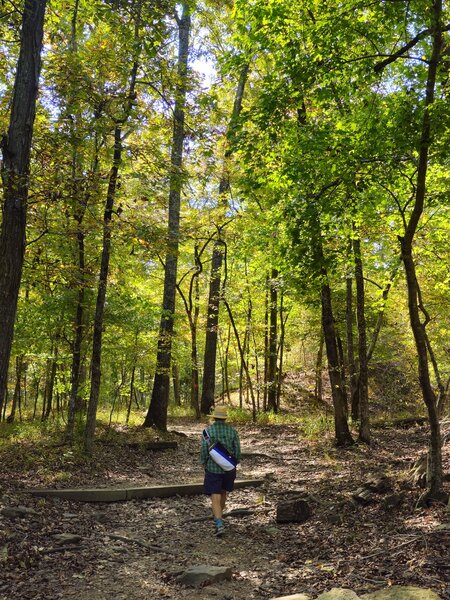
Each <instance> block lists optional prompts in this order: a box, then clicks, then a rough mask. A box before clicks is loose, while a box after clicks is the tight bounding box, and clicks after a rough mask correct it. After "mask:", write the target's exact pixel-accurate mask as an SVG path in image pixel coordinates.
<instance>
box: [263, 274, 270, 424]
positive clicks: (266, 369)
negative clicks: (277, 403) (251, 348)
mask: <svg viewBox="0 0 450 600" xmlns="http://www.w3.org/2000/svg"><path fill="white" fill-rule="evenodd" d="M269 281H270V279H269V275H266V294H265V303H264V396H263V410H264V412H266V410H267V381H268V379H269Z"/></svg>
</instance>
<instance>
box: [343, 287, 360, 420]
mask: <svg viewBox="0 0 450 600" xmlns="http://www.w3.org/2000/svg"><path fill="white" fill-rule="evenodd" d="M346 283H347V293H346V311H345V322H346V332H347V364H348V377H349V383H350V385H349V392H350V406H351V408H350V410H351V416H352V421H357V420H358V419H359V394H358V375H357V373H356V364H355V344H354V338H353V279H352V277H347V280H346Z"/></svg>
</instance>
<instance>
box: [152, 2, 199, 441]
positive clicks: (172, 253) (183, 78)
mask: <svg viewBox="0 0 450 600" xmlns="http://www.w3.org/2000/svg"><path fill="white" fill-rule="evenodd" d="M177 20H178V85H177V88H176V94H175V109H174V121H173V135H172V152H171V161H170V162H171V173H170V183H169V222H168V250H167V254H166V262H165V268H164V292H163V306H162V309H163V310H162V315H161V322H160V326H159V337H158V350H157V356H156V372H155V378H154V381H153V390H152V397H151V400H150V406H149V409H148V412H147V415H146V417H145V420H144V427H151V426H155V427H156V428H157V429H159V430H160V431H166V430H167V409H168V406H169V387H170V364H171V358H172V336H173V323H174V315H175V294H176V284H177V265H178V245H179V236H180V203H181V188H182V182H183V145H184V139H185V129H184V122H185V105H186V95H187V70H188V55H189V33H190V28H191V14H190V8H189V3H187V2H183V3H182V15H181V18H178V17H177Z"/></svg>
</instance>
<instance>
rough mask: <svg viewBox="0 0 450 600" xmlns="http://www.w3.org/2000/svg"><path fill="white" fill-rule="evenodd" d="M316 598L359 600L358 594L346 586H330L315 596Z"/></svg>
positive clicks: (325, 599) (322, 599)
mask: <svg viewBox="0 0 450 600" xmlns="http://www.w3.org/2000/svg"><path fill="white" fill-rule="evenodd" d="M317 600H359V596H358V595H357V594H356V593H355V592H354V591H353V590H349V589H347V588H332V589H331V590H330V591H329V592H324V593H323V594H320V596H318V597H317Z"/></svg>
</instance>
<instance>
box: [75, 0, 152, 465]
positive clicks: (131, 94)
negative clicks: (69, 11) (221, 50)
mask: <svg viewBox="0 0 450 600" xmlns="http://www.w3.org/2000/svg"><path fill="white" fill-rule="evenodd" d="M141 8H142V3H141V1H140V0H139V3H138V12H137V15H136V21H135V28H134V56H133V63H132V66H131V72H130V77H129V87H128V90H127V94H126V99H125V102H124V107H123V110H122V111H121V112H122V115H121V116H120V117H115V118H114V121H115V128H114V150H113V161H112V166H111V170H110V173H109V180H108V190H107V192H106V202H105V210H104V214H103V244H102V255H101V261H100V275H99V282H98V290H97V301H96V306H95V316H94V335H93V340H92V359H91V389H90V395H89V404H88V410H87V419H86V429H85V435H84V448H85V451H86V453H87V454H91V453H92V447H93V442H94V434H95V425H96V417H97V406H98V399H99V394H100V383H101V356H102V333H103V319H104V312H105V301H106V289H107V284H108V275H109V262H110V255H111V226H112V216H113V209H114V202H115V198H116V191H117V185H118V175H119V168H120V164H121V161H122V152H123V133H122V132H123V127H124V125H126V123H127V122H128V120H129V118H130V115H131V112H132V109H133V106H134V102H135V99H136V91H135V90H136V77H137V72H138V68H139V61H140V53H141V47H142V43H141V39H140V27H141Z"/></svg>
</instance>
